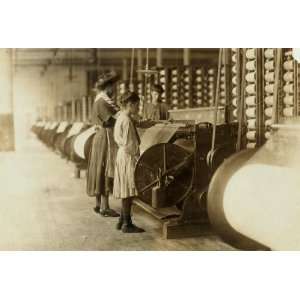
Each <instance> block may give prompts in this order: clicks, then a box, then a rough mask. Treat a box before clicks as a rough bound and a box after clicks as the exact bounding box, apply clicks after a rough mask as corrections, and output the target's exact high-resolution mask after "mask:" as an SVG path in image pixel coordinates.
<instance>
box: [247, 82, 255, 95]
mask: <svg viewBox="0 0 300 300" xmlns="http://www.w3.org/2000/svg"><path fill="white" fill-rule="evenodd" d="M246 92H247V93H248V94H255V92H256V90H255V84H248V85H247V86H246Z"/></svg>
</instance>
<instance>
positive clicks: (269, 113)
mask: <svg viewBox="0 0 300 300" xmlns="http://www.w3.org/2000/svg"><path fill="white" fill-rule="evenodd" d="M272 114H273V107H267V108H266V109H265V115H266V116H267V117H269V118H272Z"/></svg>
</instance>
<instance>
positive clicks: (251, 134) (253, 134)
mask: <svg viewBox="0 0 300 300" xmlns="http://www.w3.org/2000/svg"><path fill="white" fill-rule="evenodd" d="M246 137H247V140H250V141H255V139H256V131H254V130H251V131H248V132H247V133H246Z"/></svg>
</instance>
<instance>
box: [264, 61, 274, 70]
mask: <svg viewBox="0 0 300 300" xmlns="http://www.w3.org/2000/svg"><path fill="white" fill-rule="evenodd" d="M265 68H266V69H267V70H274V61H273V60H270V61H266V62H265Z"/></svg>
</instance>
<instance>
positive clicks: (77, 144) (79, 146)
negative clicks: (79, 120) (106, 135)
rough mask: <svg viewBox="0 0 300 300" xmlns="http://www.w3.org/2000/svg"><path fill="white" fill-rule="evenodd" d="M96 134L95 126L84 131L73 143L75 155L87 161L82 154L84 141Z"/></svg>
mask: <svg viewBox="0 0 300 300" xmlns="http://www.w3.org/2000/svg"><path fill="white" fill-rule="evenodd" d="M95 133H96V131H95V126H92V127H90V128H89V129H87V130H85V131H84V132H82V133H81V134H79V135H78V136H77V137H76V138H75V141H74V151H75V152H76V154H77V155H78V156H79V157H80V158H82V159H87V157H85V154H84V146H85V143H86V141H87V140H88V139H89V138H90V137H91V136H92V135H94V134H95Z"/></svg>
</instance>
